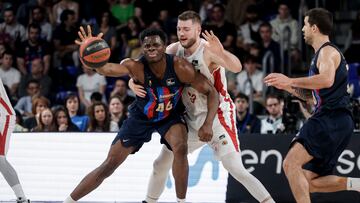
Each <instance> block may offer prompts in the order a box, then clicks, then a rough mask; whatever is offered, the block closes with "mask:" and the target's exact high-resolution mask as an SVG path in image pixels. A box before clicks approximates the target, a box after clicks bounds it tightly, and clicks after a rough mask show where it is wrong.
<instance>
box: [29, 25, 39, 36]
mask: <svg viewBox="0 0 360 203" xmlns="http://www.w3.org/2000/svg"><path fill="white" fill-rule="evenodd" d="M30 28H35V29H37V30H39V34H40V33H41V27H40V25H39V24H37V23H31V24H29V25H28V32H30Z"/></svg>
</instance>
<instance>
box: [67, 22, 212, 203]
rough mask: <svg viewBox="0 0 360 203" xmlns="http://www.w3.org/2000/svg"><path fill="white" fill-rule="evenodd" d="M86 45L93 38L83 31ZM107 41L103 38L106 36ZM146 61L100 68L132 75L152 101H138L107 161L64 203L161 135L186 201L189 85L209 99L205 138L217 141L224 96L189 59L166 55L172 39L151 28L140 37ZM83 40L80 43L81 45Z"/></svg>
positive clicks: (113, 73)
mask: <svg viewBox="0 0 360 203" xmlns="http://www.w3.org/2000/svg"><path fill="white" fill-rule="evenodd" d="M79 37H80V40H81V41H84V40H85V39H86V38H89V37H91V28H90V26H88V30H87V33H86V32H85V31H84V29H83V28H82V27H81V28H80V32H79ZM100 37H101V35H100ZM140 40H141V43H142V51H143V54H144V56H143V57H141V58H140V59H139V60H133V59H125V60H123V61H122V62H121V63H120V64H114V63H107V64H106V65H105V66H103V67H101V68H97V69H95V70H96V71H97V72H98V73H100V74H103V75H105V76H113V77H116V76H122V75H125V74H129V75H130V76H131V78H133V80H134V81H136V82H137V83H138V84H142V85H143V86H144V88H145V89H146V91H147V95H148V96H147V97H145V98H139V97H137V98H136V100H135V102H134V103H133V104H132V105H131V106H130V107H129V113H130V115H129V118H128V119H127V120H125V121H124V123H123V125H122V127H121V129H120V130H119V132H118V134H117V136H116V138H115V139H114V141H113V143H112V146H111V148H110V151H109V154H108V157H107V158H106V160H105V161H104V162H103V163H102V164H101V165H100V166H99V167H98V168H96V169H95V170H94V171H92V172H91V173H89V174H88V175H87V176H86V177H85V178H84V179H83V180H82V181H81V182H80V184H79V185H78V186H77V187H76V188H75V190H74V191H73V192H72V193H71V195H70V196H69V197H68V198H67V199H66V200H65V201H64V202H66V203H69V202H75V201H77V200H79V199H80V198H82V197H83V196H85V195H86V194H88V193H90V192H91V191H92V190H94V189H95V188H97V187H98V186H99V185H100V184H101V183H102V181H103V180H104V179H105V178H107V177H108V176H110V175H111V174H112V173H113V172H114V170H115V169H116V168H117V167H118V166H119V165H121V163H122V162H123V161H124V160H125V159H126V158H127V156H128V155H129V154H131V153H135V152H137V151H138V150H139V149H140V148H141V146H142V145H143V144H144V143H145V142H149V141H150V139H151V135H152V133H153V132H158V133H159V134H160V135H161V142H162V143H164V144H165V145H166V146H167V147H168V148H169V149H171V150H172V152H173V154H174V162H173V165H172V166H173V167H172V168H173V175H174V178H175V188H176V195H177V202H185V195H186V189H187V182H188V160H187V130H186V126H185V123H184V122H185V121H184V120H183V119H182V112H183V111H182V108H181V106H180V105H181V101H180V100H181V94H182V90H183V87H184V85H185V84H189V85H191V86H192V87H194V88H196V89H197V90H198V91H199V92H201V93H203V94H205V95H207V97H208V101H211V102H208V103H207V105H208V108H209V112H208V114H207V118H206V120H205V122H204V124H203V126H202V127H201V129H200V132H199V136H201V137H203V138H204V139H211V137H212V123H213V119H214V117H215V115H216V112H217V108H218V105H219V103H218V101H219V99H218V94H217V92H216V90H215V88H214V87H213V86H212V85H211V84H210V82H209V81H208V80H207V79H206V78H205V76H203V75H201V74H200V73H198V72H196V71H195V69H194V67H193V66H192V65H191V64H190V63H189V62H188V61H186V60H185V59H181V58H179V57H176V56H172V55H167V54H165V49H166V34H165V33H164V32H163V31H160V30H157V29H146V30H144V31H143V32H142V33H141V34H140ZM81 41H77V43H78V44H81Z"/></svg>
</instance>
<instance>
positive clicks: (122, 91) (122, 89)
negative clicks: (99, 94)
mask: <svg viewBox="0 0 360 203" xmlns="http://www.w3.org/2000/svg"><path fill="white" fill-rule="evenodd" d="M114 95H118V96H119V97H120V100H121V102H122V103H123V104H124V105H125V108H127V107H128V106H129V105H130V104H131V103H132V102H133V101H134V100H135V98H134V97H133V96H130V95H129V90H128V87H127V84H126V81H125V80H124V79H121V78H120V79H117V80H116V81H115V85H114V89H113V90H112V92H111V94H110V97H112V96H114Z"/></svg>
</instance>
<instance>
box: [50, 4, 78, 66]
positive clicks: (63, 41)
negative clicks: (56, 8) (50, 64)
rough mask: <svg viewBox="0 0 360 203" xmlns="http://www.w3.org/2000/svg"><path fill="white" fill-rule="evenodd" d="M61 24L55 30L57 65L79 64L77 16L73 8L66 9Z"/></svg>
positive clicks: (61, 17)
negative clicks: (76, 41) (76, 42)
mask: <svg viewBox="0 0 360 203" xmlns="http://www.w3.org/2000/svg"><path fill="white" fill-rule="evenodd" d="M60 19H61V24H60V25H58V26H57V27H56V28H55V30H54V47H55V50H56V52H55V53H54V54H55V55H56V57H55V60H58V61H57V62H56V63H57V64H56V65H59V66H63V67H65V66H69V65H73V66H76V67H78V66H79V52H78V48H79V47H78V45H76V44H75V40H76V39H77V28H76V16H75V12H74V11H73V10H64V11H63V12H62V13H61V16H60ZM59 60H60V64H59Z"/></svg>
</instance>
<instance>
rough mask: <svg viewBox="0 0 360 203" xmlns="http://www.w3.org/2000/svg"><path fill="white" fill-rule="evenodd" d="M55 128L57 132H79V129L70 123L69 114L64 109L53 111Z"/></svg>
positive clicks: (59, 108)
mask: <svg viewBox="0 0 360 203" xmlns="http://www.w3.org/2000/svg"><path fill="white" fill-rule="evenodd" d="M54 118H55V127H56V129H57V131H59V132H80V129H79V128H78V127H77V126H76V125H75V124H74V123H73V122H72V121H71V118H70V116H69V113H68V112H67V111H66V109H65V108H64V107H62V106H61V107H58V108H57V109H55V111H54Z"/></svg>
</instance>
